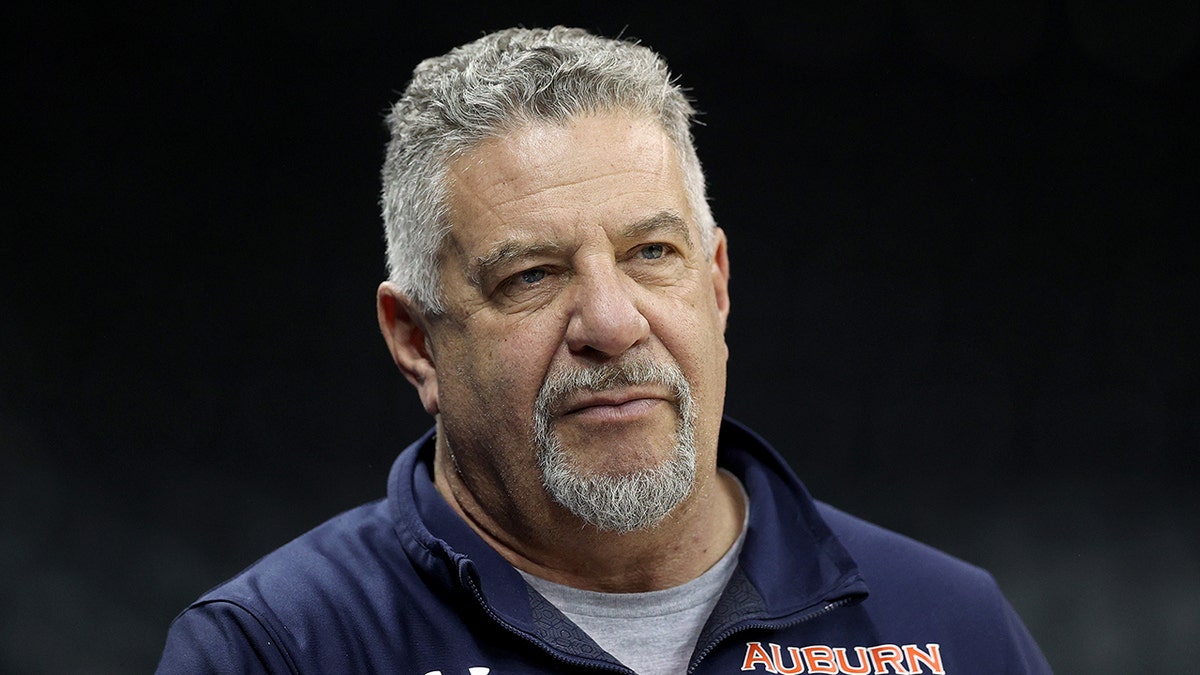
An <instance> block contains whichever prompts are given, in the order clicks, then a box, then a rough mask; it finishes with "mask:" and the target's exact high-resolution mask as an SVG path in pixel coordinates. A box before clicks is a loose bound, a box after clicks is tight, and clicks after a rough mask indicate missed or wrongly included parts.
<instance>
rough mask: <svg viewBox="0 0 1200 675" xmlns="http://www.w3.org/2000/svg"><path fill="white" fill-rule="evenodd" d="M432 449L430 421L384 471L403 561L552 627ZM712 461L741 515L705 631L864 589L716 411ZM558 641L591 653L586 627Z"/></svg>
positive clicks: (521, 628)
mask: <svg viewBox="0 0 1200 675" xmlns="http://www.w3.org/2000/svg"><path fill="white" fill-rule="evenodd" d="M433 449H434V431H433V430H430V431H429V432H427V433H426V434H425V435H424V436H422V437H421V438H420V439H418V440H417V441H416V442H415V443H413V444H412V445H410V446H409V447H408V448H406V449H405V450H404V451H403V452H402V453H400V456H399V457H398V458H397V459H396V462H395V464H394V465H393V466H392V471H391V474H390V476H389V479H388V501H389V508H390V511H391V513H392V516H393V519H394V522H395V531H396V534H397V536H398V537H399V538H400V541H401V544H402V545H403V547H404V549H405V551H406V552H407V554H408V557H409V559H410V560H411V561H412V563H413V566H414V567H415V568H416V569H417V570H418V572H419V573H420V574H421V575H422V576H423V577H424V578H425V580H426V583H427V584H429V585H430V586H431V587H435V588H440V589H441V590H442V591H443V592H451V593H464V592H466V593H469V594H473V595H476V596H477V599H478V600H479V602H480V603H481V605H482V606H483V609H484V610H485V611H486V612H488V613H489V614H490V615H491V616H492V617H493V618H495V619H497V620H499V621H501V622H502V623H506V624H507V625H508V627H509V628H510V630H516V631H517V632H522V633H527V634H529V635H530V636H531V637H534V638H542V639H543V640H544V639H545V637H546V635H547V632H548V631H550V630H551V629H557V630H561V628H562V626H561V625H557V624H556V625H553V626H547V625H546V621H547V616H546V615H547V610H548V609H551V610H552V608H548V607H546V606H545V605H543V603H545V601H544V600H541V599H540V596H538V595H537V594H536V592H534V591H532V589H530V588H529V587H528V585H527V584H526V583H525V581H524V580H523V579H522V578H521V576H520V575H519V574H518V573H517V572H516V570H515V569H513V567H512V566H511V565H509V564H508V562H507V561H506V560H504V558H502V557H501V556H500V554H499V553H497V552H496V551H495V550H494V549H492V548H491V547H490V546H489V545H488V544H487V543H486V542H484V541H483V540H482V539H481V538H480V537H479V536H478V535H477V534H475V532H474V530H472V529H471V528H470V527H469V526H468V525H467V524H466V523H465V522H464V521H463V520H462V519H461V518H460V517H459V516H458V514H457V513H456V512H455V511H454V510H453V509H452V508H451V507H450V505H449V504H447V503H446V501H445V500H444V499H443V498H442V496H441V494H439V493H438V492H437V489H436V488H435V487H434V485H433V470H432V467H433ZM718 464H719V465H720V466H721V467H723V468H725V469H727V470H728V471H730V472H731V473H733V474H734V475H735V476H737V478H738V479H739V480H741V481H742V484H743V485H744V486H745V488H746V492H747V493H748V494H749V495H750V523H749V528H748V530H747V532H746V541H745V543H744V545H743V547H742V552H741V556H740V558H739V569H738V571H737V572H736V573H735V575H734V579H733V581H731V583H730V588H729V589H728V590H727V592H726V594H725V597H723V598H722V601H721V602H720V603H719V604H718V607H717V609H716V610H715V611H714V613H713V617H712V618H711V619H710V621H709V624H708V626H706V628H705V631H704V634H705V635H707V636H710V637H712V636H715V635H717V634H718V633H722V632H724V631H726V630H730V629H731V628H732V627H734V626H736V625H737V624H738V623H739V622H745V621H750V620H753V621H756V622H763V623H781V624H783V623H789V622H790V621H795V620H799V619H801V618H802V617H803V616H806V615H807V614H808V613H811V612H813V611H814V610H819V609H820V608H822V607H824V606H826V605H828V604H830V603H833V602H848V601H857V600H860V599H861V598H862V597H865V595H866V593H867V588H866V584H865V583H864V582H863V580H862V578H861V577H860V576H859V574H858V570H857V567H856V565H855V563H854V560H853V559H852V558H851V557H850V554H849V553H848V552H847V551H846V549H845V548H844V547H843V546H842V545H841V543H840V542H839V541H838V540H837V538H836V537H835V536H834V535H833V533H832V531H831V530H830V529H829V527H828V525H826V524H825V522H824V520H822V519H821V517H820V515H819V514H818V513H817V509H816V505H815V504H814V502H813V499H812V497H811V496H810V495H809V493H808V491H807V489H805V487H804V485H803V484H802V483H801V482H800V480H799V479H798V478H797V477H796V476H795V474H794V473H793V472H792V470H791V469H790V468H789V467H788V465H787V463H786V462H785V461H784V460H783V459H782V457H780V455H779V454H778V453H777V452H776V451H775V450H774V449H773V448H771V447H770V445H768V444H767V442H766V441H764V440H763V439H762V438H760V437H759V436H758V435H757V434H755V433H754V432H753V431H751V430H749V429H748V428H746V427H745V426H743V425H741V424H740V423H738V422H735V421H733V420H732V419H730V418H728V417H726V418H724V420H723V422H722V425H721V434H720V440H719V450H718ZM551 613H554V612H551ZM556 621H557V620H556V619H554V618H553V617H552V618H551V622H552V623H556ZM568 642H569V643H570V644H559V645H556V646H557V647H559V648H560V649H561V650H564V651H566V652H567V653H574V654H579V655H585V653H586V655H588V656H592V657H595V656H596V655H595V654H593V653H591V652H593V651H594V650H593V648H594V647H595V645H594V643H592V642H591V640H589V639H587V637H586V636H583V635H582V634H580V635H574V636H570V638H569V640H568ZM596 649H598V648H596ZM600 654H601V655H602V654H603V652H600Z"/></svg>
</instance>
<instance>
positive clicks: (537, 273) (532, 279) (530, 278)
mask: <svg viewBox="0 0 1200 675" xmlns="http://www.w3.org/2000/svg"><path fill="white" fill-rule="evenodd" d="M519 276H520V278H521V281H522V282H523V283H526V284H536V283H537V282H539V281H541V280H542V279H545V278H546V270H544V269H541V268H540V267H538V268H534V269H531V270H525V271H524V272H521V274H520V275H519Z"/></svg>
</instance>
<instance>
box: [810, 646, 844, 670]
mask: <svg viewBox="0 0 1200 675" xmlns="http://www.w3.org/2000/svg"><path fill="white" fill-rule="evenodd" d="M802 651H803V652H804V661H805V663H807V664H808V672H810V673H833V674H834V675H837V671H838V669H837V664H835V663H834V662H833V650H832V649H830V648H829V647H826V646H824V645H814V646H812V647H805V648H804V649H803V650H802Z"/></svg>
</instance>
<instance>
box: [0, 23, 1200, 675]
mask: <svg viewBox="0 0 1200 675" xmlns="http://www.w3.org/2000/svg"><path fill="white" fill-rule="evenodd" d="M497 4H499V3H480V2H467V3H465V4H464V3H454V4H446V5H438V6H437V7H435V6H434V3H426V4H424V5H422V6H419V7H413V6H406V5H405V3H382V2H378V3H365V4H362V5H358V6H357V7H354V8H353V9H351V8H349V6H347V7H343V8H336V7H334V6H332V5H331V6H328V7H318V6H314V5H305V6H288V5H287V4H284V3H280V4H279V6H278V7H268V6H266V5H264V4H262V3H249V4H247V3H240V2H209V3H204V4H198V3H197V4H191V5H180V4H176V3H162V4H161V5H160V4H151V3H146V6H141V7H135V6H133V5H132V4H119V3H117V4H113V3H108V4H101V3H96V4H95V5H85V4H82V3H80V4H75V5H69V6H68V5H63V6H57V7H56V6H53V5H51V6H49V8H47V6H45V5H43V6H42V8H41V9H39V10H36V11H34V10H30V9H25V8H22V7H21V6H18V7H16V8H11V7H10V8H9V9H8V10H6V13H7V17H6V23H7V24H8V29H7V30H8V31H9V32H11V35H10V36H8V37H7V38H6V39H5V40H4V42H5V44H6V49H5V51H6V52H10V53H8V55H7V56H6V61H7V62H8V63H9V64H10V65H11V66H12V67H13V68H12V70H13V75H12V76H10V77H6V83H7V85H8V86H6V87H5V89H6V90H8V91H9V92H10V96H9V97H8V102H7V103H5V104H4V107H3V109H4V115H5V117H6V118H8V119H9V121H8V123H7V124H6V130H7V139H6V143H5V145H6V146H8V147H9V156H10V159H9V161H8V162H5V163H4V175H3V178H4V186H5V187H4V197H5V199H4V201H5V203H6V210H10V211H11V212H10V215H8V216H7V217H6V218H5V220H6V221H7V222H5V224H4V226H3V233H4V234H3V237H2V238H0V252H2V255H3V257H2V258H0V451H2V453H3V455H2V456H3V462H2V464H0V467H2V468H0V670H2V671H4V672H80V673H82V672H88V673H117V672H137V671H147V670H150V669H151V668H152V667H153V665H154V663H155V662H156V659H157V656H158V653H159V650H160V649H161V645H162V641H163V638H164V635H165V631H166V628H167V625H168V623H169V621H170V620H171V618H172V616H173V615H174V614H175V613H176V612H178V611H179V610H180V609H182V608H183V607H184V606H185V605H186V604H187V603H188V602H189V601H190V600H191V599H193V598H194V597H196V596H197V595H199V594H200V593H201V592H203V591H204V590H205V589H207V588H208V587H209V586H211V585H213V584H215V583H217V582H218V581H220V580H222V579H224V578H226V577H228V576H230V575H232V574H233V573H235V572H236V571H238V570H239V569H240V568H242V567H243V566H245V565H247V564H249V563H250V562H252V561H253V560H254V559H255V558H257V557H258V556H259V555H261V554H263V553H265V552H266V551H268V550H270V549H272V548H274V547H276V546H278V545H279V544H282V543H283V542H285V541H287V540H288V539H290V538H292V537H294V536H296V535H298V534H299V533H301V532H303V531H304V530H306V529H308V528H310V527H312V526H313V525H316V524H317V523H318V522H320V521H322V520H324V519H325V518H326V517H328V516H330V515H332V514H334V513H336V512H338V511H340V510H343V509H346V508H349V507H352V506H354V505H356V504H358V503H360V502H363V501H366V500H369V499H373V498H375V497H377V496H380V495H382V493H383V489H384V479H385V476H386V473H387V469H388V467H389V465H390V462H391V460H392V458H393V456H394V455H395V453H396V452H398V451H399V450H400V449H401V448H402V447H404V446H405V445H406V444H407V443H408V442H409V441H410V440H411V439H413V438H414V437H415V435H417V434H418V433H419V432H421V431H423V430H424V429H425V428H426V427H427V426H428V425H429V424H430V420H429V419H428V418H427V417H426V416H425V414H424V413H423V411H422V410H421V408H420V406H419V404H418V402H417V399H416V396H415V394H414V393H413V392H412V391H411V390H410V388H409V387H408V385H407V384H405V383H404V382H403V380H402V379H401V378H400V376H399V375H398V374H397V373H396V372H395V371H394V368H393V366H392V364H391V361H390V359H389V357H388V355H387V353H386V351H385V349H384V346H383V342H382V339H381V338H380V337H379V336H378V331H377V327H376V323H375V315H374V307H373V293H374V289H375V286H376V284H377V283H378V282H379V281H380V280H381V279H382V277H383V274H384V270H383V244H382V238H381V237H382V235H381V227H380V225H379V218H378V215H377V208H376V200H377V190H378V186H377V171H378V167H379V164H380V162H381V160H382V149H383V144H384V142H385V140H386V133H385V131H384V128H383V124H382V117H383V114H384V110H385V109H386V107H387V105H388V104H389V102H390V101H391V100H393V99H394V98H395V96H396V92H398V91H399V90H400V89H402V88H403V86H404V85H405V83H406V81H407V78H408V73H409V72H410V71H411V69H412V67H413V66H414V65H415V63H416V62H417V61H418V60H419V59H420V58H423V57H425V56H430V55H434V54H440V53H443V52H445V51H446V50H447V49H449V48H450V47H452V46H454V45H457V44H460V43H462V42H465V41H467V40H470V39H473V38H474V37H477V36H478V35H480V34H481V33H482V32H484V31H486V30H492V29H497V28H501V27H505V26H508V25H513V24H518V23H520V24H525V25H529V26H534V25H546V24H552V23H568V24H577V25H581V26H583V27H586V28H590V29H593V30H597V31H599V32H602V33H604V34H607V35H615V34H618V33H624V34H625V35H628V36H633V37H637V38H640V39H641V40H642V41H643V42H645V43H646V44H648V45H650V46H652V47H653V48H655V49H657V50H659V51H661V52H662V53H663V54H664V55H665V56H666V57H667V59H668V61H669V62H670V63H671V64H672V66H673V68H674V70H675V71H676V72H677V73H678V74H679V75H680V76H681V77H682V81H683V83H684V84H685V85H686V86H688V87H690V88H691V90H692V92H693V94H694V96H695V98H696V99H697V100H698V107H699V108H700V109H701V110H703V111H704V115H703V117H702V121H703V123H704V126H702V127H700V128H699V129H698V130H697V132H696V135H697V142H698V146H699V151H700V155H701V159H702V160H703V161H704V163H705V167H706V169H707V171H708V176H709V180H710V184H711V190H710V195H711V198H712V202H713V207H714V210H715V213H716V216H717V220H718V222H719V223H720V224H722V225H723V226H724V227H725V229H726V231H727V232H728V234H729V238H730V241H731V255H732V261H733V286H732V292H733V294H734V295H733V298H734V306H733V307H734V309H733V315H732V317H731V324H730V327H729V334H728V340H729V343H730V348H731V350H732V360H731V364H730V391H729V401H728V412H730V413H731V414H732V415H734V416H735V417H738V418H740V419H742V420H743V421H745V422H748V423H749V424H751V425H752V426H754V427H755V428H757V429H758V430H759V431H760V432H761V433H763V434H764V435H765V436H766V437H767V438H768V439H770V440H771V441H773V442H774V443H775V444H776V445H777V446H778V447H779V448H780V449H781V450H782V451H783V452H784V453H785V454H786V455H787V456H788V457H789V459H790V461H791V462H792V464H793V466H794V467H795V468H796V470H797V472H798V473H799V474H800V475H801V477H802V478H803V479H804V480H805V482H806V483H807V484H808V486H809V487H810V489H811V490H812V491H813V492H814V493H815V494H816V495H817V496H818V497H819V498H822V499H825V500H828V501H830V502H833V503H834V504H836V505H838V506H840V507H842V508H844V509H847V510H849V511H852V512H854V513H857V514H859V515H862V516H865V517H867V518H869V519H872V520H875V521H877V522H880V523H881V524H884V525H886V526H889V527H892V528H894V529H898V530H900V531H902V532H905V533H907V534H910V535H913V536H915V537H917V538H919V539H922V540H925V541H928V542H930V543H932V544H934V545H937V546H939V547H941V548H943V549H945V550H947V551H949V552H951V553H954V554H956V555H958V556H961V557H964V558H966V559H968V560H970V561H972V562H975V563H977V564H980V565H982V566H985V567H987V568H988V569H990V570H991V571H993V573H994V574H995V575H996V576H997V578H998V579H999V581H1000V583H1001V585H1002V587H1003V588H1004V589H1005V591H1006V593H1007V594H1008V596H1009V597H1010V598H1011V600H1012V601H1013V603H1014V605H1016V606H1017V608H1018V610H1019V611H1020V612H1021V614H1022V616H1023V617H1024V618H1025V620H1026V622H1027V624H1028V625H1029V627H1030V629H1031V630H1032V631H1033V633H1034V635H1035V636H1036V637H1037V639H1038V640H1039V641H1040V643H1041V644H1042V646H1043V648H1044V650H1045V652H1046V654H1047V656H1048V657H1049V659H1050V661H1051V664H1052V665H1053V666H1054V667H1055V668H1056V670H1057V671H1058V672H1059V673H1117V672H1139V673H1150V672H1171V671H1178V670H1179V669H1180V667H1187V666H1189V665H1192V664H1195V663H1196V662H1197V658H1200V648H1198V647H1197V640H1196V638H1197V636H1200V536H1198V531H1200V528H1198V526H1197V516H1198V515H1200V513H1198V509H1197V495H1196V492H1197V488H1200V481H1198V473H1200V466H1198V460H1197V450H1200V358H1198V353H1200V352H1198V349H1200V338H1198V335H1200V330H1198V328H1200V321H1198V320H1197V315H1198V314H1200V302H1198V299H1197V298H1198V296H1197V290H1196V289H1197V288H1200V283H1198V282H1200V279H1198V277H1200V274H1198V272H1197V265H1196V263H1197V260H1198V259H1200V258H1198V255H1197V254H1198V253H1200V251H1198V250H1197V240H1198V237H1197V235H1196V232H1195V230H1196V220H1197V218H1196V216H1197V213H1200V199H1198V197H1200V122H1198V121H1197V120H1198V119H1200V117H1198V115H1200V106H1198V105H1197V94H1198V92H1197V38H1198V33H1200V8H1198V6H1197V5H1196V4H1195V3H1192V2H1183V1H1180V2H1140V3H1120V2H1101V3H1094V2H1082V1H1080V2H1065V3H1064V2H1038V1H1035V0H1014V1H1009V2H1000V1H999V0H996V1H995V2H990V3H983V4H973V5H972V7H970V8H968V7H963V6H961V5H963V4H966V3H957V2H931V1H922V0H908V1H905V2H899V1H897V2H890V3H878V4H875V3H853V2H851V3H824V4H823V5H820V6H818V5H807V6H803V7H800V8H797V7H793V8H792V9H788V10H770V11H768V10H765V9H763V7H762V6H760V5H758V4H753V3H729V4H726V5H723V6H719V7H718V6H713V7H706V6H702V5H691V6H690V7H689V8H688V9H686V10H677V11H666V10H653V9H648V8H645V7H643V6H641V4H639V3H621V2H615V3H606V4H605V5H604V9H603V10H596V11H590V10H588V9H583V8H580V7H578V6H576V7H575V8H574V9H570V10H566V11H556V10H550V9H545V8H542V6H541V5H536V6H534V7H533V8H522V7H519V6H517V5H516V4H510V5H508V6H506V7H505V8H499V7H497V6H496V5H497ZM818 7H819V8H818Z"/></svg>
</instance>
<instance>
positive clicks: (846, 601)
mask: <svg viewBox="0 0 1200 675" xmlns="http://www.w3.org/2000/svg"><path fill="white" fill-rule="evenodd" d="M858 599H859V598H858V597H855V596H852V597H846V598H842V599H841V600H837V601H834V602H830V603H827V604H826V605H825V606H824V607H821V608H820V609H817V610H815V611H812V612H809V613H808V614H805V615H803V616H801V617H800V618H798V619H795V620H791V621H784V622H783V623H780V622H777V621H776V622H765V621H759V622H756V623H741V624H736V625H734V626H730V627H729V628H726V629H725V630H724V631H723V632H722V633H720V634H719V635H718V636H717V637H716V638H714V639H713V640H711V641H710V642H709V643H708V646H707V647H705V648H704V651H702V652H700V654H699V655H698V656H697V657H696V658H695V660H693V661H692V665H690V666H688V670H687V671H688V672H689V673H693V672H695V671H696V669H697V668H699V667H700V662H701V661H703V660H704V657H706V656H708V655H709V653H710V652H712V650H714V649H716V648H717V645H719V644H721V643H722V642H724V641H725V640H726V639H727V638H729V637H730V636H732V635H733V634H734V633H740V632H742V631H744V630H754V629H760V630H780V629H783V628H790V627H791V626H797V625H799V624H802V623H805V622H807V621H812V620H813V619H816V618H818V617H821V616H824V615H826V614H828V613H830V612H832V611H833V610H835V609H838V608H841V607H845V606H846V605H850V604H854V602H855V601H856V600H858Z"/></svg>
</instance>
